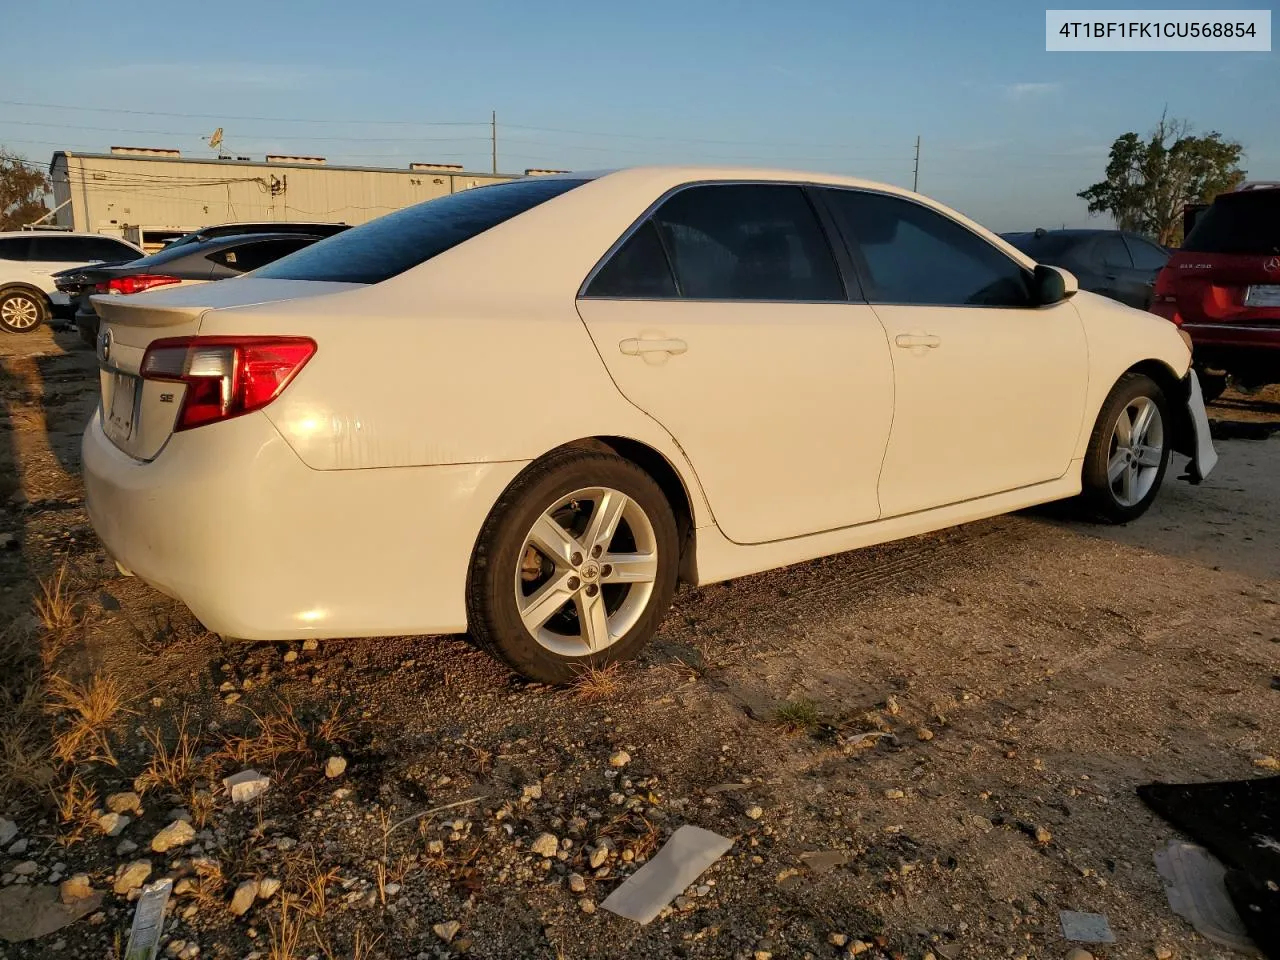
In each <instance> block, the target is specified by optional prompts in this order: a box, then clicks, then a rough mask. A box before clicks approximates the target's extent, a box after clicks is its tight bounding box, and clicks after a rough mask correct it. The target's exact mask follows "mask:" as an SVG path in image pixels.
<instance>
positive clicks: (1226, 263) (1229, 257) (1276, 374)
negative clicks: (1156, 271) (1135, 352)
mask: <svg viewBox="0 0 1280 960" xmlns="http://www.w3.org/2000/svg"><path fill="white" fill-rule="evenodd" d="M1151 312H1152V313H1156V314H1159V315H1160V316H1162V317H1164V318H1165V319H1167V320H1172V321H1173V322H1174V323H1175V324H1177V325H1178V326H1179V327H1181V328H1182V329H1183V330H1185V331H1186V332H1187V333H1188V334H1189V335H1190V336H1191V341H1192V343H1193V345H1194V355H1195V366H1196V372H1197V373H1198V374H1199V377H1200V384H1201V387H1202V388H1203V390H1204V395H1205V400H1206V401H1210V400H1213V399H1215V398H1217V397H1218V396H1219V395H1220V394H1221V393H1222V391H1223V390H1225V389H1226V387H1227V379H1228V377H1229V378H1230V380H1231V383H1232V385H1233V386H1235V387H1236V388H1238V389H1244V390H1256V389H1259V388H1261V387H1264V386H1266V385H1267V384H1271V383H1280V186H1277V185H1271V184H1267V185H1262V184H1259V185H1257V186H1252V187H1251V186H1248V185H1246V186H1245V187H1242V188H1240V189H1238V190H1235V191H1233V192H1232V193H1224V194H1221V195H1220V196H1219V197H1218V198H1217V199H1216V200H1214V201H1213V203H1212V204H1211V205H1210V206H1209V207H1208V209H1206V210H1204V211H1203V212H1202V213H1200V215H1199V216H1198V217H1197V218H1196V224H1195V227H1194V228H1192V230H1191V232H1190V233H1189V234H1188V235H1187V238H1186V240H1185V241H1184V242H1183V244H1182V248H1181V249H1180V250H1176V251H1174V254H1173V256H1172V257H1170V259H1169V262H1168V263H1167V264H1166V265H1165V268H1164V269H1163V270H1162V271H1160V276H1159V277H1157V278H1156V289H1155V295H1154V297H1153V299H1152V303H1151Z"/></svg>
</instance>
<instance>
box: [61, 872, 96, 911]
mask: <svg viewBox="0 0 1280 960" xmlns="http://www.w3.org/2000/svg"><path fill="white" fill-rule="evenodd" d="M58 896H59V897H60V898H61V900H62V902H63V903H66V904H72V903H76V902H77V901H80V900H87V899H88V898H89V897H92V896H93V887H92V886H90V885H89V875H88V874H87V873H77V874H75V875H74V876H71V877H67V879H65V880H63V881H62V883H61V884H59V885H58Z"/></svg>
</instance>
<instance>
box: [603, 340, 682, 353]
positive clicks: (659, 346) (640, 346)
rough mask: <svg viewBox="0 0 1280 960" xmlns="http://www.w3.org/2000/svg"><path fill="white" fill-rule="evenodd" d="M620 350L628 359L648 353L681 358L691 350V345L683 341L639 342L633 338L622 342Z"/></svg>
mask: <svg viewBox="0 0 1280 960" xmlns="http://www.w3.org/2000/svg"><path fill="white" fill-rule="evenodd" d="M618 349H619V350H620V351H621V352H622V353H623V354H625V355H626V356H628V357H639V356H643V355H644V354H646V353H667V354H671V355H672V356H679V355H680V354H682V353H684V352H685V351H686V350H688V349H689V345H688V344H687V343H685V342H684V341H683V340H638V339H635V338H632V339H630V340H622V341H620V342H619V343H618Z"/></svg>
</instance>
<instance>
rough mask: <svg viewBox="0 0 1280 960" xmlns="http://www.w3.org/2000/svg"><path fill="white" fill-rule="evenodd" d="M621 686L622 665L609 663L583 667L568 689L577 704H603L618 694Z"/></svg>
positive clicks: (621, 688)
mask: <svg viewBox="0 0 1280 960" xmlns="http://www.w3.org/2000/svg"><path fill="white" fill-rule="evenodd" d="M623 686H624V684H623V677H622V664H620V663H610V664H608V665H607V666H603V667H596V666H586V667H583V668H582V670H581V671H580V672H579V673H578V675H577V676H576V677H574V679H573V683H572V684H570V688H569V689H570V690H571V691H572V694H573V697H574V699H576V700H577V701H578V702H579V703H604V702H605V701H608V700H612V699H613V698H614V697H616V696H617V695H618V694H620V693H621V692H622V690H623Z"/></svg>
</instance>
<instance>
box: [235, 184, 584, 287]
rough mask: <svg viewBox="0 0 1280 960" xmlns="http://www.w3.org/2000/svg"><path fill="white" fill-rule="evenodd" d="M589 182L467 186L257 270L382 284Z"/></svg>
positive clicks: (273, 275)
mask: <svg viewBox="0 0 1280 960" xmlns="http://www.w3.org/2000/svg"><path fill="white" fill-rule="evenodd" d="M586 182H587V181H586V180H561V179H559V178H554V179H553V178H549V177H548V178H544V177H531V178H529V179H528V180H513V181H511V182H510V183H498V184H494V185H492V186H488V187H474V188H472V189H470V190H463V191H462V192H461V193H453V194H450V195H449V196H447V197H439V198H437V199H435V200H428V201H427V202H426V203H419V204H417V205H415V206H412V207H406V208H405V209H403V210H397V211H396V212H395V213H389V214H387V215H386V216H385V217H379V218H378V219H377V220H370V221H369V222H368V223H365V224H362V225H360V226H358V227H352V228H351V229H350V230H346V231H344V232H343V233H340V234H338V235H337V236H335V237H329V238H328V239H327V240H321V241H320V242H319V243H317V244H314V245H312V246H310V247H307V248H306V249H305V250H299V251H298V252H297V253H294V254H290V255H289V256H287V257H284V258H283V259H280V260H277V261H276V262H275V263H271V264H268V265H267V266H265V267H263V268H262V269H261V270H256V271H254V274H253V275H254V276H255V277H269V278H272V279H276V280H330V281H335V282H339V283H379V282H381V281H383V280H386V279H387V278H388V277H394V276H395V275H396V274H399V273H403V272H404V271H406V270H408V269H409V268H410V267H416V266H417V265H418V264H420V263H424V262H426V261H427V260H430V259H431V258H432V257H434V256H436V255H437V254H441V253H444V251H446V250H448V249H449V248H451V247H456V246H457V245H458V244H460V243H462V242H463V241H464V240H470V239H471V238H472V237H474V236H477V235H478V234H481V233H484V232H485V231H486V230H488V229H490V228H491V227H496V226H497V225H498V224H500V223H502V222H503V221H505V220H510V219H511V218H512V217H514V216H517V215H519V214H521V213H524V212H525V211H526V210H530V209H532V208H533V207H536V206H537V205H538V204H540V203H545V202H546V201H548V200H550V199H552V198H553V197H558V196H559V195H560V194H562V193H566V192H568V191H569V190H572V189H573V188H574V187H577V186H581V185H582V184H584V183H586Z"/></svg>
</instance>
